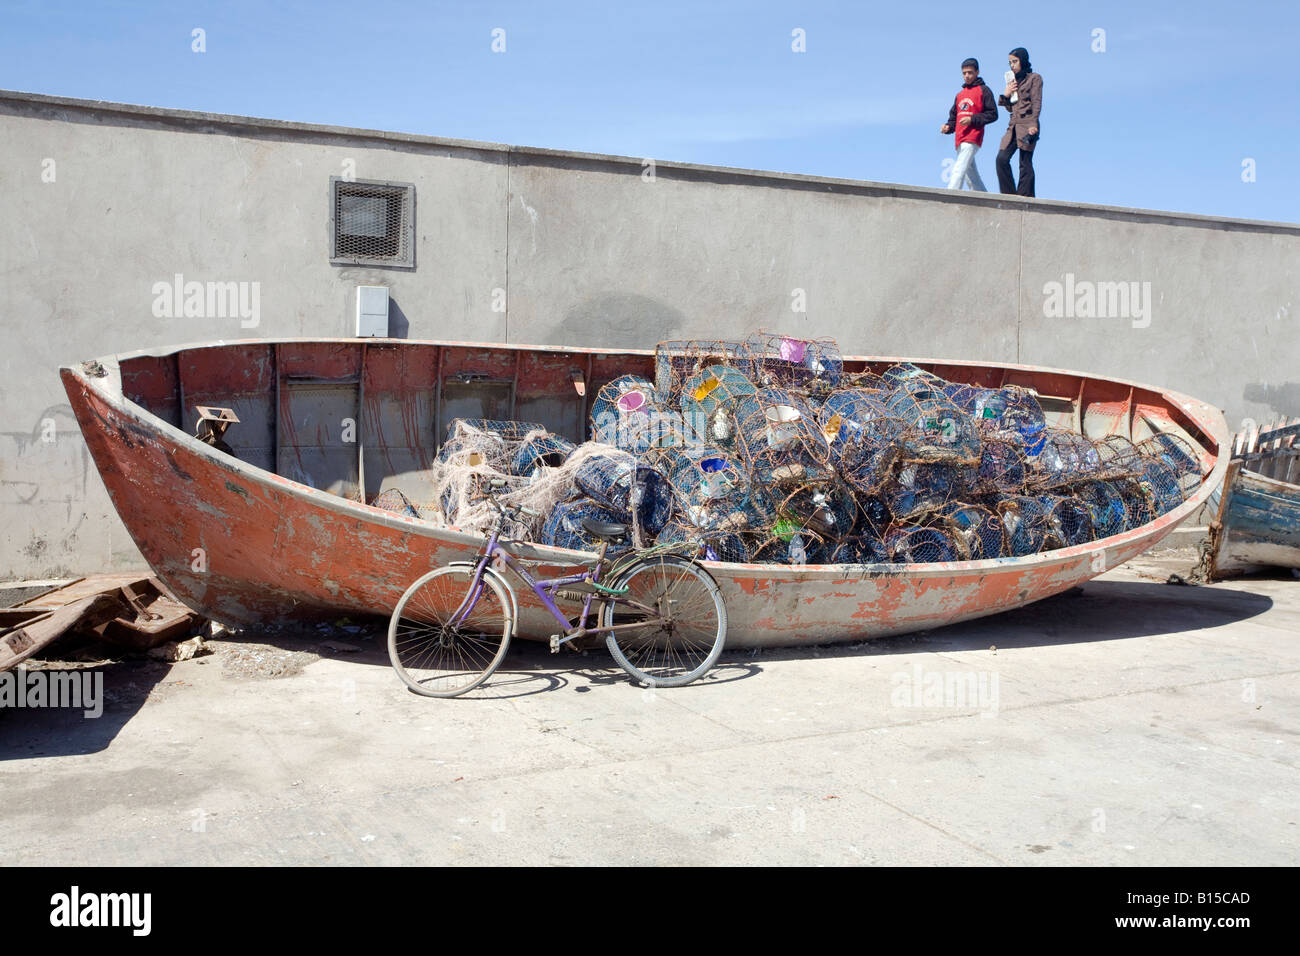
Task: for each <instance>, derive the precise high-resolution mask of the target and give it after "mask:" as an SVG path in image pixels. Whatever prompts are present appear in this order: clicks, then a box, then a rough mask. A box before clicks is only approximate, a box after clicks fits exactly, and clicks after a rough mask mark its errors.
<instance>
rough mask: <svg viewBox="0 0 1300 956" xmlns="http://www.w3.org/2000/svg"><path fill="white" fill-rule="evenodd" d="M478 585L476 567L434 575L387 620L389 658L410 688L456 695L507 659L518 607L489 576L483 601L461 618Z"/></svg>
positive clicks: (420, 583) (414, 588)
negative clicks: (474, 588)
mask: <svg viewBox="0 0 1300 956" xmlns="http://www.w3.org/2000/svg"><path fill="white" fill-rule="evenodd" d="M473 583H474V569H473V568H472V567H446V568H438V569H437V570H434V571H430V572H429V573H428V574H426V575H425V576H424V577H422V578H420V579H419V580H418V581H416V582H415V583H414V584H412V585H411V586H410V587H409V588H407V589H406V593H405V594H403V595H402V597H401V600H399V601H398V602H397V607H396V608H394V609H393V616H392V619H391V620H390V621H389V622H388V658H389V660H391V661H392V662H393V669H394V670H396V671H397V676H398V677H400V678H401V679H402V680H403V681H404V682H405V683H406V685H407V686H408V687H410V688H411V690H413V691H415V692H416V693H417V694H423V695H424V696H426V697H455V696H457V695H458V694H463V693H465V692H466V691H468V690H473V689H474V688H475V687H477V686H478V685H479V684H481V683H483V682H484V681H485V680H487V679H488V677H489V676H491V674H492V672H493V671H495V670H496V669H497V667H498V666H500V664H501V660H502V658H504V657H505V655H506V647H507V646H509V644H510V632H511V630H512V629H513V627H514V617H513V613H512V608H513V606H514V605H513V604H512V603H511V601H510V597H509V595H508V594H507V593H506V589H505V587H504V586H503V585H502V584H501V582H499V581H498V580H497V579H496V577H495V575H492V574H488V573H486V572H485V573H484V575H483V579H482V586H481V588H480V591H479V595H478V598H477V599H476V600H475V601H474V604H473V607H471V608H470V609H469V610H468V612H466V613H463V614H459V615H458V613H457V612H458V611H460V609H461V605H462V604H463V603H465V602H466V601H467V600H468V599H469V596H470V588H471V586H472V585H473Z"/></svg>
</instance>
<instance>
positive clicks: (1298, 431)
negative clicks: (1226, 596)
mask: <svg viewBox="0 0 1300 956" xmlns="http://www.w3.org/2000/svg"><path fill="white" fill-rule="evenodd" d="M1297 437H1300V421H1292V422H1290V423H1288V422H1286V421H1282V422H1277V423H1274V424H1273V425H1271V426H1267V427H1265V428H1262V429H1261V428H1258V427H1251V428H1248V429H1244V430H1242V431H1241V432H1240V433H1238V434H1237V435H1236V437H1235V438H1234V440H1233V445H1232V460H1231V461H1230V462H1229V464H1228V470H1227V472H1226V474H1225V477H1224V480H1223V487H1222V489H1216V491H1215V492H1214V494H1212V495H1211V497H1210V507H1211V508H1213V509H1215V517H1214V520H1213V521H1212V522H1211V524H1210V548H1209V576H1210V577H1211V579H1219V578H1225V577H1231V576H1234V575H1238V574H1245V573H1247V572H1251V571H1260V570H1263V569H1265V568H1269V567H1281V568H1300V484H1297V483H1296V480H1297V479H1300V447H1297V444H1296V439H1297Z"/></svg>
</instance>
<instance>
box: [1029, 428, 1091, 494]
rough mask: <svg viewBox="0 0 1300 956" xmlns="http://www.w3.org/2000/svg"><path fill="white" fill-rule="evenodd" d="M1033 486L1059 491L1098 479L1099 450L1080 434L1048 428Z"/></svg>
mask: <svg viewBox="0 0 1300 956" xmlns="http://www.w3.org/2000/svg"><path fill="white" fill-rule="evenodd" d="M1032 461H1033V463H1032V467H1031V468H1030V472H1029V484H1030V485H1032V486H1033V487H1035V488H1044V489H1045V488H1058V487H1060V486H1062V485H1070V484H1074V483H1076V482H1080V481H1084V480H1086V479H1088V478H1095V477H1097V476H1098V474H1099V473H1100V471H1101V467H1102V462H1101V455H1100V453H1099V452H1098V450H1097V447H1096V446H1095V445H1094V444H1093V443H1092V442H1091V441H1089V440H1088V439H1086V438H1084V437H1083V436H1082V435H1080V434H1078V433H1077V432H1071V431H1066V430H1065V429H1062V428H1048V429H1045V430H1044V432H1043V447H1042V448H1041V449H1040V450H1039V452H1038V454H1037V455H1036V456H1034V458H1033V460H1032Z"/></svg>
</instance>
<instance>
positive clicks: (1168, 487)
mask: <svg viewBox="0 0 1300 956" xmlns="http://www.w3.org/2000/svg"><path fill="white" fill-rule="evenodd" d="M1136 481H1137V482H1138V483H1139V484H1140V485H1142V487H1144V488H1146V489H1147V492H1148V494H1149V495H1150V498H1151V503H1152V508H1153V510H1154V512H1155V515H1157V516H1159V515H1162V514H1165V513H1166V512H1168V511H1173V510H1174V509H1175V508H1177V507H1178V506H1179V505H1181V504H1182V503H1183V487H1182V484H1181V482H1180V481H1179V479H1178V475H1177V474H1176V473H1175V472H1174V470H1173V469H1172V468H1170V467H1169V466H1168V465H1166V464H1165V463H1164V462H1163V461H1161V460H1160V459H1159V458H1147V459H1146V465H1145V467H1144V468H1143V469H1142V474H1140V475H1138V477H1137V478H1136Z"/></svg>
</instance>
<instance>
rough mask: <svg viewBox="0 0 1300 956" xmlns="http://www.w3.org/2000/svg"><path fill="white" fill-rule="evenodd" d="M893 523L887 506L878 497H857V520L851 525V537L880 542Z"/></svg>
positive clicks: (892, 517)
mask: <svg viewBox="0 0 1300 956" xmlns="http://www.w3.org/2000/svg"><path fill="white" fill-rule="evenodd" d="M893 523H894V516H893V514H891V513H890V511H889V506H888V505H886V504H885V502H884V501H882V500H881V499H880V497H879V496H878V495H859V496H858V520H857V522H856V523H855V524H854V525H853V532H852V536H854V537H859V538H871V539H873V540H875V541H877V542H880V541H883V540H884V538H885V534H886V533H887V532H888V531H889V528H890V526H891V525H893Z"/></svg>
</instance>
